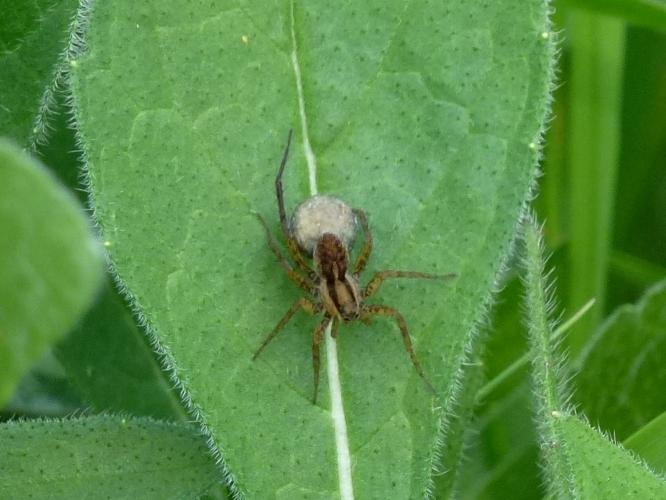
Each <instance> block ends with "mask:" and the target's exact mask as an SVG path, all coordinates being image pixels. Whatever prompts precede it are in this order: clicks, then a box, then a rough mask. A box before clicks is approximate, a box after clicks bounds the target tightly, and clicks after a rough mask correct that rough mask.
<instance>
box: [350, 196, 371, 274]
mask: <svg viewBox="0 0 666 500" xmlns="http://www.w3.org/2000/svg"><path fill="white" fill-rule="evenodd" d="M354 214H356V218H357V220H358V221H359V223H360V224H361V229H363V238H364V239H365V242H364V243H363V246H362V247H361V251H360V252H359V254H358V257H356V262H354V276H356V277H358V275H359V274H361V273H362V272H363V270H364V269H365V266H366V265H367V263H368V260H370V254H371V253H372V233H371V232H370V227H369V226H368V216H367V215H366V214H365V211H363V210H361V209H360V208H355V209H354Z"/></svg>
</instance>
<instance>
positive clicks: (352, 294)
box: [252, 130, 456, 403]
mask: <svg viewBox="0 0 666 500" xmlns="http://www.w3.org/2000/svg"><path fill="white" fill-rule="evenodd" d="M291 137H292V131H291V130H290V131H289V137H288V139H287V145H286V147H285V150H284V154H283V156H282V161H281V162H280V168H279V170H278V173H277V177H276V179H275V191H276V194H277V202H278V211H279V214H280V225H281V226H282V232H283V233H284V237H285V239H286V243H287V249H288V250H289V254H290V255H291V257H292V258H293V260H294V262H295V264H296V268H294V266H292V265H291V264H290V263H289V261H288V260H287V259H286V258H285V257H284V255H283V254H282V252H281V250H280V247H279V246H278V243H277V241H276V240H275V238H274V237H273V235H272V233H271V231H270V229H269V227H268V223H267V222H266V220H265V219H264V218H263V216H262V215H261V214H258V213H257V214H256V215H257V217H258V218H259V221H260V222H261V224H262V225H263V227H264V229H265V231H266V236H267V238H268V245H269V246H270V248H271V250H272V251H273V253H274V254H275V256H276V257H277V259H278V261H279V263H280V264H281V266H282V268H283V269H284V271H285V272H286V273H287V276H288V277H289V278H290V279H291V281H293V282H294V283H295V284H296V285H298V286H299V287H300V288H302V289H303V290H304V291H305V292H307V293H308V295H309V296H310V297H311V298H306V297H302V298H300V299H298V300H297V301H296V302H295V303H294V304H293V305H292V306H291V307H290V308H289V310H288V311H287V312H286V314H285V315H284V316H283V317H282V319H281V320H280V321H279V322H278V324H277V325H275V328H273V330H272V331H271V332H270V333H269V334H268V336H266V338H265V339H264V341H263V342H262V344H261V346H259V349H257V351H256V352H255V353H254V355H253V357H252V360H255V359H257V356H259V354H260V353H261V352H262V351H263V349H264V348H265V347H266V346H267V345H268V344H269V343H270V341H271V340H273V339H274V338H275V336H276V335H277V334H278V333H279V332H280V331H281V330H282V329H283V328H284V327H285V325H286V324H287V323H288V322H289V320H290V319H291V317H292V316H293V315H294V314H295V313H296V312H297V311H298V310H299V309H303V310H304V311H306V312H307V313H309V314H312V315H317V314H320V313H321V312H323V313H324V316H323V318H322V320H321V321H320V322H319V324H318V325H317V327H316V328H315V330H314V334H313V336H312V366H313V369H314V395H313V398H312V402H313V403H316V402H317V390H318V388H319V364H320V361H319V356H320V353H319V351H320V344H321V342H322V340H323V338H324V332H325V330H326V327H327V326H328V324H329V322H331V323H332V325H331V336H332V337H333V338H336V337H337V332H338V330H337V327H338V325H339V324H340V323H348V322H351V321H354V320H356V319H359V320H361V321H362V322H364V323H366V324H369V323H370V320H371V319H372V317H373V316H387V317H389V318H393V319H394V320H395V322H396V323H397V325H398V328H399V329H400V333H401V334H402V340H403V343H404V345H405V350H406V351H407V353H408V354H409V357H410V359H411V361H412V364H413V365H414V368H415V369H416V372H417V373H418V374H419V376H420V377H421V379H422V380H423V381H424V382H425V384H426V385H427V386H428V388H429V389H430V390H431V391H432V392H433V393H434V392H435V389H434V388H433V386H432V384H431V383H430V382H429V381H428V379H427V378H426V376H425V375H424V373H423V369H422V368H421V364H420V363H419V361H418V359H417V357H416V354H415V353H414V349H413V347H412V340H411V337H410V335H409V330H408V329H407V323H406V322H405V318H404V317H403V316H402V314H400V312H399V311H398V310H397V309H394V308H392V307H389V306H385V305H375V304H366V302H365V301H366V299H368V298H369V297H370V296H372V295H374V294H375V292H377V290H378V289H379V287H380V285H381V284H382V283H383V282H384V280H385V279H387V278H420V279H448V278H453V277H455V276H456V274H455V273H449V274H426V273H420V272H413V271H393V270H386V271H378V272H376V273H375V275H374V276H373V277H372V278H371V279H370V281H368V283H367V285H366V286H365V287H360V286H359V276H360V275H361V273H362V272H363V270H364V269H365V266H366V264H367V263H368V259H369V258H370V254H371V252H372V234H371V233H370V228H369V227H368V219H367V217H366V214H365V212H364V211H363V210H361V209H351V208H349V207H348V206H347V205H346V204H345V203H344V202H342V201H341V200H339V199H337V198H333V197H331V196H321V195H316V196H313V197H312V198H309V199H308V200H306V201H305V202H303V203H302V204H301V205H299V207H297V209H296V210H295V212H294V216H293V217H292V220H291V226H290V224H289V223H288V221H287V215H286V212H285V207H284V194H283V190H282V174H283V173H284V168H285V165H286V163H287V158H288V156H289V148H290V145H291ZM356 221H358V222H359V223H360V225H361V228H362V230H363V235H364V239H365V241H364V244H363V246H362V248H361V250H360V253H359V254H358V256H357V257H356V260H355V262H354V265H353V267H352V270H351V273H350V272H349V270H348V264H349V248H350V245H351V241H352V239H353V236H354V232H355V227H356ZM303 253H306V255H307V256H308V257H311V258H312V260H313V263H314V269H313V268H312V267H311V266H310V264H308V263H307V262H306V260H305V258H304V255H303ZM299 271H300V272H299Z"/></svg>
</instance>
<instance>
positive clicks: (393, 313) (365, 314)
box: [361, 304, 436, 394]
mask: <svg viewBox="0 0 666 500" xmlns="http://www.w3.org/2000/svg"><path fill="white" fill-rule="evenodd" d="M373 316H387V317H389V318H393V319H394V320H395V322H396V323H397V324H398V328H399V329H400V333H401V334H402V341H403V343H404V345H405V350H406V351H407V353H408V354H409V358H410V359H411V360H412V364H413V365H414V368H415V369H416V373H418V374H419V376H420V377H421V379H422V380H423V381H424V382H425V384H426V385H427V386H428V389H430V390H431V391H432V392H433V393H434V394H436V391H435V388H434V387H433V386H432V384H431V383H430V382H429V381H428V379H427V378H426V376H425V374H424V373H423V369H422V368H421V363H419V360H418V358H417V357H416V353H415V352H414V348H413V347H412V338H411V337H410V336H409V330H408V329H407V322H406V321H405V318H404V317H403V316H402V314H400V312H399V311H398V310H397V309H393V308H392V307H389V306H380V305H367V304H366V305H364V306H363V309H362V310H361V320H363V321H366V322H368V321H369V320H370V319H371V318H372V317H373Z"/></svg>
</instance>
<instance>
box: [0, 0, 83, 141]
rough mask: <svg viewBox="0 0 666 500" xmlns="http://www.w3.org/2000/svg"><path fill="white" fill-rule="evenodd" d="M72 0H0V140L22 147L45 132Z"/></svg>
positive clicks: (67, 33) (73, 0)
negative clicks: (2, 138)
mask: <svg viewBox="0 0 666 500" xmlns="http://www.w3.org/2000/svg"><path fill="white" fill-rule="evenodd" d="M77 5H78V2H77V1H76V0H18V1H15V0H0V12H2V16H0V134H2V135H7V136H10V137H12V138H13V139H14V140H16V141H18V142H19V143H20V144H21V145H23V146H25V145H27V144H28V143H29V142H32V141H34V140H39V139H41V138H42V137H43V134H44V133H45V132H46V130H45V126H46V123H45V122H46V119H47V116H46V115H47V113H48V112H49V111H50V108H52V107H53V104H54V103H53V93H54V90H55V87H54V86H55V83H56V79H57V76H58V72H59V69H60V66H61V64H62V60H63V58H64V57H63V55H64V53H65V49H66V48H67V43H68V41H69V27H70V24H71V22H72V19H73V17H74V13H75V12H76V7H77Z"/></svg>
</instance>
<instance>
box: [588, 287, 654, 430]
mask: <svg viewBox="0 0 666 500" xmlns="http://www.w3.org/2000/svg"><path fill="white" fill-rule="evenodd" d="M664 352H666V281H662V282H661V283H659V284H658V285H655V286H654V287H652V288H651V289H650V290H648V291H647V292H646V294H645V296H644V297H643V298H642V299H641V301H640V302H639V303H638V304H636V305H626V306H623V307H621V308H619V309H618V310H617V311H615V312H614V313H613V314H612V315H611V316H610V317H609V318H608V319H607V320H606V321H605V322H604V324H603V325H602V326H601V327H600V328H599V330H598V331H597V332H596V333H595V335H594V338H593V339H591V341H590V343H589V345H588V346H587V348H586V350H585V351H584V352H583V353H581V356H580V358H579V359H578V360H577V361H576V370H577V371H578V375H577V376H576V379H575V381H576V402H577V403H578V404H579V405H580V408H581V410H583V412H584V413H585V414H586V415H587V417H588V418H589V419H590V420H591V421H592V422H594V423H595V424H597V425H599V426H600V427H601V428H602V429H604V430H606V431H608V432H610V433H612V434H613V435H615V436H616V437H617V439H619V440H623V439H625V438H626V437H627V436H629V435H630V434H631V433H632V432H634V431H635V430H637V429H638V428H640V427H642V426H643V425H645V424H646V423H648V422H649V421H650V420H652V419H653V418H654V417H656V416H657V415H659V414H660V413H661V412H663V411H664V408H666V392H665V391H664V386H666V366H665V365H664V362H663V361H664V360H663V353H664Z"/></svg>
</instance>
